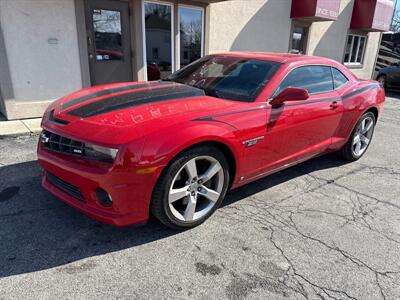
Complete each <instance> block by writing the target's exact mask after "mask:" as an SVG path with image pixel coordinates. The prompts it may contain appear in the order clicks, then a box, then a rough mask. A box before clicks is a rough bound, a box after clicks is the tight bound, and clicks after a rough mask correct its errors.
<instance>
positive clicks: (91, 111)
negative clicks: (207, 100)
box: [68, 85, 205, 118]
mask: <svg viewBox="0 0 400 300" xmlns="http://www.w3.org/2000/svg"><path fill="white" fill-rule="evenodd" d="M201 96H205V93H204V91H203V90H200V89H197V88H194V87H190V86H187V85H176V86H172V87H167V88H158V89H151V90H143V91H137V92H135V93H129V94H123V95H119V96H115V97H110V98H107V99H104V100H99V101H95V102H92V103H89V104H87V105H84V106H81V107H78V108H77V109H74V110H72V111H70V112H69V113H68V114H70V115H72V116H76V117H80V118H88V117H93V116H97V115H101V114H105V113H109V112H112V111H115V110H119V109H124V108H131V107H135V106H139V105H145V104H150V103H155V102H163V101H173V100H178V99H182V98H191V97H201Z"/></svg>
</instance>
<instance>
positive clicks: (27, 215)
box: [0, 156, 344, 278]
mask: <svg viewBox="0 0 400 300" xmlns="http://www.w3.org/2000/svg"><path fill="white" fill-rule="evenodd" d="M343 163H344V162H343V161H340V160H338V159H337V158H335V157H332V156H324V157H320V158H316V159H313V160H311V161H309V162H306V163H303V164H301V165H300V166H298V167H296V169H288V170H286V171H282V172H279V173H276V174H274V175H271V176H269V177H267V178H263V179H261V180H258V181H256V182H254V183H251V184H248V185H246V186H244V187H242V188H239V189H236V190H234V191H232V192H230V193H229V194H228V196H227V199H226V200H225V202H224V203H223V206H227V205H230V204H232V203H234V202H236V201H240V200H242V199H244V198H246V197H248V196H250V195H252V194H254V193H257V192H260V191H263V190H266V189H268V188H270V187H272V186H274V185H278V184H280V183H283V182H285V181H288V180H290V179H292V178H295V177H297V176H301V175H302V174H304V173H308V172H311V171H313V170H316V169H318V170H320V169H327V168H333V167H337V166H339V165H341V164H343ZM299 170H300V171H299ZM175 234H179V231H173V230H170V229H168V228H165V227H164V226H163V225H161V224H159V223H158V222H157V221H155V220H153V219H151V220H150V221H149V222H148V223H147V224H146V225H144V226H141V227H132V226H131V227H125V228H117V227H112V226H109V225H104V224H100V223H98V222H96V221H93V220H91V219H89V218H87V217H86V216H84V215H82V214H81V213H79V212H77V211H75V210H74V209H72V208H70V207H69V206H67V205H65V204H64V203H62V202H60V201H58V200H57V199H56V198H55V197H53V196H52V195H50V194H49V193H47V192H46V191H44V190H43V189H42V188H41V186H40V169H39V166H38V164H37V162H36V161H31V162H24V163H20V164H15V165H9V166H3V167H0V278H1V277H7V276H11V275H16V274H23V273H28V272H35V271H40V270H45V269H49V268H53V267H57V266H62V265H64V264H67V263H70V262H74V261H77V260H81V259H83V258H87V257H92V256H96V255H101V254H106V253H110V252H113V251H118V250H122V249H127V248H131V247H135V246H138V245H142V244H146V243H149V242H152V241H155V240H161V239H164V238H168V237H169V236H172V235H175Z"/></svg>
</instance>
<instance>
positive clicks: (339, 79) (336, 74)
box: [332, 68, 349, 90]
mask: <svg viewBox="0 0 400 300" xmlns="http://www.w3.org/2000/svg"><path fill="white" fill-rule="evenodd" d="M332 75H333V84H334V86H335V90H336V89H339V88H341V87H342V86H344V85H345V84H346V83H347V82H348V81H349V80H348V79H347V77H346V76H344V75H343V73H342V72H340V71H339V70H338V69H336V68H332Z"/></svg>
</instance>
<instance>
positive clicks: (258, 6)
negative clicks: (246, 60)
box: [208, 0, 291, 53]
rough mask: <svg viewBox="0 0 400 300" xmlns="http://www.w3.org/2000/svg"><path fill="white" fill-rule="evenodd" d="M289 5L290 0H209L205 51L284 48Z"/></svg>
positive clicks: (288, 19)
mask: <svg viewBox="0 0 400 300" xmlns="http://www.w3.org/2000/svg"><path fill="white" fill-rule="evenodd" d="M290 9H291V1H290V0H231V1H224V2H219V3H214V4H211V5H210V8H209V14H210V15H209V19H210V26H209V28H210V32H209V43H208V44H209V49H208V52H209V53H215V52H224V51H246V50H251V51H271V52H273V51H275V52H287V51H288V49H289V36H290V29H291V19H290Z"/></svg>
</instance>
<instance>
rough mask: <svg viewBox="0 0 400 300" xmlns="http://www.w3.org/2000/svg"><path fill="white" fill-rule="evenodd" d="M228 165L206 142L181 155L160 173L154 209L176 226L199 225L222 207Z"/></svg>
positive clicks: (227, 178) (220, 154) (162, 217)
mask: <svg viewBox="0 0 400 300" xmlns="http://www.w3.org/2000/svg"><path fill="white" fill-rule="evenodd" d="M229 175H230V174H229V165H228V162H227V160H226V158H225V156H224V154H223V153H222V152H221V151H219V150H218V149H217V148H215V147H212V146H208V145H204V146H198V147H195V148H192V149H189V150H187V151H185V152H183V153H181V154H180V155H178V156H177V157H176V158H175V159H173V161H172V162H171V163H170V164H169V165H168V166H167V167H166V169H165V170H164V171H163V173H162V174H161V176H160V178H159V180H158V182H157V184H156V186H155V188H154V191H153V197H152V202H151V211H152V213H153V215H154V216H155V217H156V218H157V219H159V220H160V221H161V222H162V223H163V224H165V225H166V226H168V227H171V228H174V229H188V228H192V227H195V226H198V225H200V224H201V223H203V222H204V221H205V220H206V219H208V218H209V217H210V216H211V215H212V214H213V213H214V211H215V210H216V209H217V208H218V207H219V205H220V204H221V202H222V200H223V199H224V197H225V195H226V193H227V190H228V186H229V180H230V177H229Z"/></svg>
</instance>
